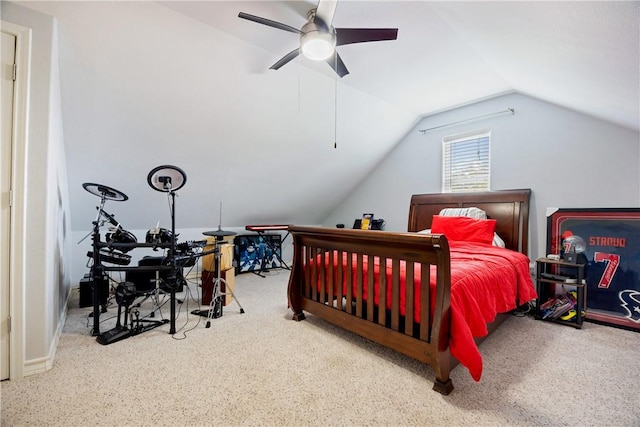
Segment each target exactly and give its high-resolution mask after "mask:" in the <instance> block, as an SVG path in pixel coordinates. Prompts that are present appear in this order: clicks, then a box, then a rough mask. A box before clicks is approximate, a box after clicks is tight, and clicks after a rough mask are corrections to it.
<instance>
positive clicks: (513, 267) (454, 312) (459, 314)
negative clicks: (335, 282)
mask: <svg viewBox="0 0 640 427" xmlns="http://www.w3.org/2000/svg"><path fill="white" fill-rule="evenodd" d="M449 247H450V255H451V336H450V341H449V348H450V351H451V354H452V355H453V356H454V357H455V358H456V359H458V361H459V362H460V363H461V364H462V365H463V366H465V367H466V368H467V369H468V370H469V372H470V373H471V376H472V377H473V379H474V380H476V381H479V380H480V377H481V375H482V356H481V354H480V351H479V350H478V347H477V346H476V344H475V341H474V337H483V336H485V335H487V333H488V330H487V323H490V322H492V321H493V320H494V319H495V317H496V314H498V313H504V312H508V311H510V310H513V309H514V308H516V305H517V304H516V301H517V302H518V303H519V304H523V303H525V302H527V301H530V300H532V299H534V298H535V297H536V291H535V287H534V285H533V282H532V280H531V275H530V274H529V258H528V257H527V256H525V255H523V254H521V253H519V252H515V251H511V250H508V249H503V248H498V247H495V246H489V245H485V244H479V243H472V242H460V241H450V242H449ZM334 258H337V257H334ZM328 262H329V257H325V264H328ZM342 262H343V265H344V266H345V267H346V265H347V263H346V254H345V255H344V257H343V260H342ZM363 263H364V265H363V269H364V271H365V272H366V271H367V269H368V265H367V264H368V263H367V257H364V259H363ZM354 265H355V259H354ZM431 268H432V269H433V270H434V271H433V272H432V274H431V286H430V289H431V302H432V308H433V304H434V303H435V280H436V277H435V266H432V267H431ZM400 269H401V272H400V286H401V288H400V312H401V314H402V315H405V311H406V309H405V307H406V304H405V299H406V298H405V286H404V284H405V264H404V262H401V264H400ZM334 271H335V269H334ZM379 271H380V265H379V259H378V258H377V257H375V258H374V275H375V279H376V283H377V281H378V278H379V274H380V273H379ZM336 274H337V273H336ZM386 274H387V283H391V260H388V262H387V267H386ZM345 276H346V275H345ZM364 277H365V280H363V282H364V283H363V298H364V299H365V300H366V295H367V283H366V282H367V281H366V275H365V276H364ZM336 279H337V277H336ZM352 283H353V295H354V296H355V295H356V289H355V287H356V285H355V283H356V281H355V272H354V276H353V282H352ZM414 284H415V285H414V307H415V309H414V315H413V317H414V320H415V321H416V322H419V321H420V286H419V285H420V265H419V264H416V265H415V271H414ZM345 288H346V277H344V278H343V289H345ZM374 299H375V303H376V304H378V302H379V288H378V286H376V288H375V290H374ZM386 301H387V309H390V308H391V286H387V298H386Z"/></svg>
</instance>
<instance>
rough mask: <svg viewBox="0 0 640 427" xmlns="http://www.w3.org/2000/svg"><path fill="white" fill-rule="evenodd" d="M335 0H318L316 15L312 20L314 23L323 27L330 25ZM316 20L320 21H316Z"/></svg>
mask: <svg viewBox="0 0 640 427" xmlns="http://www.w3.org/2000/svg"><path fill="white" fill-rule="evenodd" d="M337 5H338V1H337V0H319V1H318V6H317V7H316V17H315V19H314V20H313V22H314V23H315V24H321V25H323V26H324V27H325V28H327V29H328V28H329V27H331V23H332V22H333V17H334V15H335V14H336V6H337ZM318 20H319V21H320V22H318Z"/></svg>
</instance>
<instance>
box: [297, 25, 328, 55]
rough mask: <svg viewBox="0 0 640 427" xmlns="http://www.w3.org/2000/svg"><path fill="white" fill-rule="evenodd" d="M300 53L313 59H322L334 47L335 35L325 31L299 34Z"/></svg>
mask: <svg viewBox="0 0 640 427" xmlns="http://www.w3.org/2000/svg"><path fill="white" fill-rule="evenodd" d="M300 49H301V50H302V54H303V55H304V56H306V57H307V58H309V59H312V60H314V61H324V60H326V59H328V58H330V57H331V55H333V52H335V49H336V37H335V35H334V34H332V33H328V32H326V31H309V32H306V33H303V34H302V36H300Z"/></svg>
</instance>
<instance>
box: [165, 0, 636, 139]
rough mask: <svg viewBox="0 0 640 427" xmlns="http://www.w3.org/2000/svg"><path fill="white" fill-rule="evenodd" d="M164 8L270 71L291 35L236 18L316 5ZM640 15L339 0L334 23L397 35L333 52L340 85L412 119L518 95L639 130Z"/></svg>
mask: <svg viewBox="0 0 640 427" xmlns="http://www.w3.org/2000/svg"><path fill="white" fill-rule="evenodd" d="M162 4H163V5H165V6H167V7H170V8H172V9H173V10H176V11H178V12H180V13H183V14H185V15H188V16H191V17H193V18H194V19H197V20H199V21H201V22H204V23H206V24H208V25H211V26H214V27H216V28H219V29H221V30H223V31H225V32H227V33H229V34H231V35H233V36H234V37H238V38H240V39H242V40H244V41H246V42H248V43H251V44H255V45H256V46H260V47H262V48H263V49H265V50H266V51H267V52H269V53H271V54H272V55H271V56H270V58H269V59H268V60H267V61H265V62H264V63H263V64H262V65H263V68H264V69H267V68H268V67H269V66H270V65H272V64H273V63H274V62H275V61H276V60H278V59H279V58H280V57H282V56H283V55H284V54H285V53H287V52H289V51H290V50H292V49H294V48H295V47H296V46H297V45H298V38H297V36H296V35H295V34H292V33H287V32H284V31H280V30H278V29H273V28H270V27H266V26H263V25H260V24H256V23H253V22H249V21H246V20H243V19H239V18H237V15H238V12H239V11H242V12H246V13H250V14H253V15H258V16H262V17H265V18H268V19H272V20H274V21H278V22H282V23H285V24H288V25H290V26H293V27H295V28H300V27H301V26H302V25H303V24H304V23H305V22H306V15H307V12H308V11H309V10H310V9H313V8H314V7H315V6H316V4H317V2H316V1H297V2H295V1H294V2H287V1H277V2H276V1H253V2H242V1H237V2H216V4H215V5H212V4H211V3H210V2H189V1H177V2H162ZM639 11H640V2H637V1H628V2H625V1H613V2H610V1H606V2H592V1H589V2H580V1H572V2H562V1H551V2H541V1H533V2H528V1H513V2H504V1H502V2H486V1H472V2H460V1H442V2H431V1H342V0H341V1H338V2H337V8H336V14H335V19H334V26H335V27H346V28H349V27H354V28H357V27H374V28H375V27H394V28H399V32H398V40H397V41H394V42H380V43H367V44H357V45H347V46H342V47H339V48H338V51H339V52H340V55H341V56H342V57H343V60H344V61H345V63H346V65H347V67H348V68H349V69H350V71H351V72H352V74H351V75H349V76H347V77H345V78H344V82H345V84H349V85H351V86H353V87H356V88H358V89H360V90H362V91H364V92H367V93H370V94H372V95H374V96H376V97H379V98H381V99H384V100H385V101H388V102H390V103H391V104H394V105H398V106H401V107H402V108H406V109H408V110H409V111H412V112H414V113H416V114H418V115H429V114H430V113H433V112H434V111H438V110H441V109H448V108H451V107H452V106H456V105H460V104H462V103H466V102H469V101H472V100H476V99H479V98H482V97H486V96H491V95H495V94H497V93H500V92H505V91H512V90H515V91H518V92H521V93H525V94H528V95H532V96H535V97H538V98H541V99H544V100H546V101H550V102H554V103H557V104H560V105H563V106H566V107H569V108H572V109H575V110H578V111H581V112H585V113H588V114H591V115H594V116H597V117H600V118H603V119H605V120H609V121H612V122H614V123H617V124H620V125H622V126H626V127H629V128H632V129H638V128H639V126H640V124H639V122H640V120H639V116H640V108H639V104H640V85H639V80H640V77H639V75H640V71H639V65H638V64H639V62H640V61H639V59H640V55H639V53H640V47H639V46H640V33H639V27H638V25H639V21H640V12H639ZM310 66H311V67H313V68H314V69H317V70H322V71H325V72H326V73H328V74H330V71H329V69H328V67H327V66H326V65H325V64H319V66H318V64H311V65H310ZM272 72H273V71H272Z"/></svg>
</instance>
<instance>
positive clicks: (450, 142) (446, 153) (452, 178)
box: [442, 130, 491, 193]
mask: <svg viewBox="0 0 640 427" xmlns="http://www.w3.org/2000/svg"><path fill="white" fill-rule="evenodd" d="M490 135H491V134H490V132H489V131H487V130H485V131H476V132H473V133H467V134H465V135H460V134H458V135H452V136H447V137H444V139H443V140H442V153H443V156H442V191H443V192H444V193H454V192H460V191H488V190H489V177H490V173H489V138H490Z"/></svg>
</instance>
